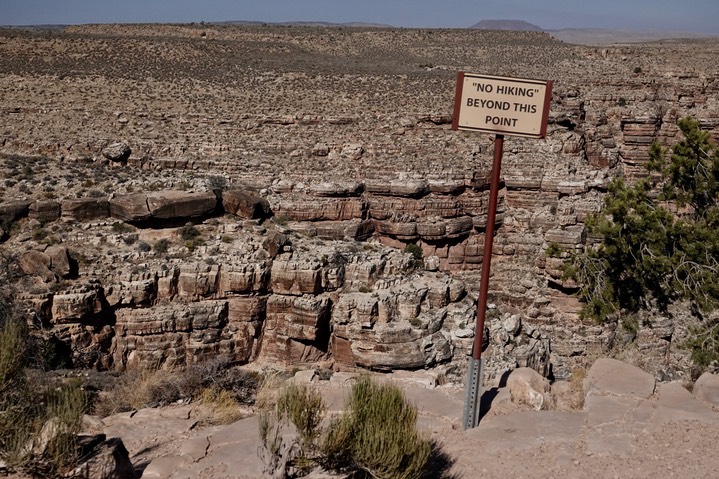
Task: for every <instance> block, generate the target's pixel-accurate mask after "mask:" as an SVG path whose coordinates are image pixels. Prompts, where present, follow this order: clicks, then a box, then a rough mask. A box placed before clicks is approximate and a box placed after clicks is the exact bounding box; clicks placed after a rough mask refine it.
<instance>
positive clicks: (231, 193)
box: [222, 190, 272, 219]
mask: <svg viewBox="0 0 719 479" xmlns="http://www.w3.org/2000/svg"><path fill="white" fill-rule="evenodd" d="M222 207H223V208H224V210H225V212H227V213H230V214H233V215H235V216H239V217H240V218H248V219H258V218H268V217H270V216H271V215H272V210H271V209H270V204H269V203H268V202H267V200H266V199H264V198H261V197H259V196H257V195H255V194H253V193H250V192H248V191H243V190H227V191H223V192H222Z"/></svg>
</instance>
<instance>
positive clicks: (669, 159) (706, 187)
mask: <svg viewBox="0 0 719 479" xmlns="http://www.w3.org/2000/svg"><path fill="white" fill-rule="evenodd" d="M678 126H679V129H680V130H681V131H682V133H683V134H684V138H683V139H682V140H681V141H680V142H679V143H677V144H676V145H674V146H673V147H672V148H671V150H670V151H669V152H667V151H665V150H664V149H662V148H661V147H660V146H659V145H657V144H654V145H652V147H651V149H650V152H649V154H650V158H651V161H650V162H649V164H648V168H649V169H650V171H654V172H656V173H657V174H655V176H653V177H652V178H649V179H644V180H641V181H639V182H637V183H636V184H634V185H627V184H626V183H625V182H624V181H623V180H622V179H617V180H614V181H613V182H612V183H611V184H610V185H609V189H608V194H607V195H606V197H605V199H604V208H603V209H602V211H601V212H600V213H599V214H597V215H594V216H592V217H590V218H589V219H588V220H587V223H586V224H587V227H588V229H589V232H590V234H592V235H596V236H598V237H600V238H601V242H600V243H599V245H598V247H596V248H592V249H589V250H588V251H586V252H585V253H583V254H580V255H576V256H574V257H573V259H572V261H571V264H570V265H569V267H568V272H569V273H570V275H571V276H572V277H573V278H574V279H575V280H576V281H577V283H578V284H579V285H580V291H579V296H580V299H581V300H582V301H583V302H584V303H585V305H584V308H583V310H582V314H583V315H584V316H585V317H591V318H594V319H596V320H597V321H599V322H602V321H604V320H605V319H606V318H607V316H610V315H617V314H618V315H623V316H627V315H632V314H635V313H637V312H638V311H639V310H641V309H648V308H652V307H656V308H658V309H659V310H660V311H666V310H667V307H668V305H669V304H671V303H672V302H674V301H687V302H689V303H690V304H691V307H692V309H693V310H695V311H704V312H709V311H712V310H714V309H716V308H717V306H719V235H717V234H716V231H717V229H719V148H718V147H717V145H716V144H715V143H714V141H713V140H712V139H711V138H710V136H709V133H707V132H705V131H702V130H701V129H700V125H699V122H698V121H696V120H693V119H691V118H683V119H681V120H679V122H678ZM667 206H673V207H674V209H676V212H674V213H673V212H671V211H670V210H669V209H667ZM629 323H631V320H630V321H629ZM690 333H691V334H692V337H691V338H690V339H689V340H688V341H687V343H686V346H687V347H688V348H689V349H690V350H691V351H692V354H693V357H694V360H695V362H697V364H699V365H706V364H707V361H711V360H712V359H711V358H713V357H719V352H718V351H717V344H718V343H719V341H717V340H718V339H719V327H717V325H716V324H715V323H713V322H711V321H704V320H702V321H700V323H699V324H698V325H697V326H696V327H693V328H692V329H690Z"/></svg>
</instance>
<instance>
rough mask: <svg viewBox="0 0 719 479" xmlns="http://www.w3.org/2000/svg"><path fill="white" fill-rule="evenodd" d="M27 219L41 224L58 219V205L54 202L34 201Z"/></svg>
mask: <svg viewBox="0 0 719 479" xmlns="http://www.w3.org/2000/svg"><path fill="white" fill-rule="evenodd" d="M28 217H30V218H33V219H36V220H38V221H40V222H41V223H45V222H49V221H55V220H56V219H58V218H60V203H58V202H57V201H55V200H45V201H35V202H34V203H32V204H31V205H30V209H29V213H28Z"/></svg>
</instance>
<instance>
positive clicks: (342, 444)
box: [260, 376, 432, 479]
mask: <svg viewBox="0 0 719 479" xmlns="http://www.w3.org/2000/svg"><path fill="white" fill-rule="evenodd" d="M325 413H326V407H325V404H324V402H323V400H322V397H321V396H320V395H319V393H318V392H316V391H313V390H311V389H309V388H307V387H306V386H298V385H295V384H291V385H289V386H287V387H285V388H283V389H282V390H281V392H280V394H279V397H278V398H277V400H276V401H275V402H274V404H273V405H272V406H271V407H270V408H266V409H265V410H264V411H263V412H262V413H261V415H260V437H261V439H262V444H263V446H262V448H261V449H260V455H261V456H262V459H263V460H264V462H265V465H266V470H265V472H267V473H269V474H272V475H273V476H274V477H290V474H296V475H305V474H306V473H308V472H309V471H310V470H312V469H313V468H315V467H317V466H322V467H323V468H325V469H329V470H333V471H337V472H342V473H345V474H350V475H351V477H375V478H386V479H400V478H401V479H414V478H419V477H421V476H422V472H423V470H424V468H425V466H426V464H427V461H428V459H429V455H430V452H431V447H432V446H431V443H430V441H429V440H428V439H427V438H425V437H423V436H422V435H420V434H419V433H418V432H417V408H416V407H414V406H413V405H411V404H409V403H408V402H407V400H406V399H405V397H404V393H403V392H402V391H401V390H400V389H399V388H398V387H397V386H395V385H391V384H384V383H377V382H375V381H373V380H372V379H371V378H369V377H368V376H363V377H360V378H359V379H358V380H357V382H356V383H355V384H354V386H353V387H352V391H351V393H350V397H349V398H348V404H347V409H346V411H345V412H344V413H343V414H341V415H340V416H338V417H336V418H334V419H332V420H331V421H330V423H329V425H328V426H327V427H326V428H322V427H321V426H320V424H321V422H322V419H323V418H324V416H325ZM287 427H290V429H292V430H293V431H294V432H295V434H296V437H295V438H294V439H292V440H290V441H289V442H288V441H287V435H286V432H287V429H286V428H287Z"/></svg>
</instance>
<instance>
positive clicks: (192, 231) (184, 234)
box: [177, 223, 200, 241]
mask: <svg viewBox="0 0 719 479" xmlns="http://www.w3.org/2000/svg"><path fill="white" fill-rule="evenodd" d="M177 234H178V235H179V236H180V238H181V239H182V241H190V240H193V239H195V238H197V237H199V236H200V230H198V229H197V228H195V225H193V224H192V223H187V224H186V225H185V226H183V227H181V228H180V229H178V230H177Z"/></svg>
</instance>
